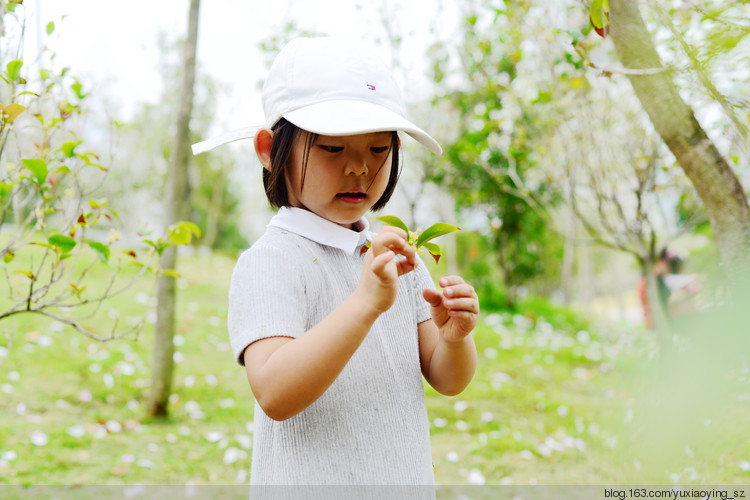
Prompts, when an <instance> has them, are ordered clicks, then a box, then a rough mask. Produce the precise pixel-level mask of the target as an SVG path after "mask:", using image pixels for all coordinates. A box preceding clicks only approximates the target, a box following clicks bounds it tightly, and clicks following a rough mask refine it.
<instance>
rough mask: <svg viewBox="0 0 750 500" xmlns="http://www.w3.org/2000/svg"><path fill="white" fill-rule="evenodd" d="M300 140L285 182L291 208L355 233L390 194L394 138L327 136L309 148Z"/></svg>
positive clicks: (302, 136)
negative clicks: (321, 218) (386, 193)
mask: <svg viewBox="0 0 750 500" xmlns="http://www.w3.org/2000/svg"><path fill="white" fill-rule="evenodd" d="M307 136H308V133H307V132H303V133H301V134H300V136H299V137H298V138H297V141H296V143H295V145H294V149H293V150H292V155H291V164H290V165H288V167H289V169H288V176H287V179H286V183H287V190H288V193H289V203H290V205H292V206H293V207H298V208H305V209H307V210H310V211H311V212H314V213H316V214H317V215H319V216H321V217H323V218H324V219H328V220H329V221H331V222H335V223H336V224H339V225H341V226H344V227H347V228H352V225H353V224H354V223H355V222H357V221H358V220H359V219H360V218H361V217H362V216H363V215H365V213H367V211H368V210H370V208H371V207H372V206H373V205H374V204H375V203H377V201H378V200H379V199H380V197H381V196H382V195H383V193H384V192H385V189H386V187H387V185H388V179H389V176H390V171H391V154H392V153H391V141H392V137H393V135H392V133H391V132H375V133H370V134H359V135H347V136H325V135H320V136H318V137H317V140H315V142H313V144H312V145H311V146H310V150H309V156H308V158H307V167H306V169H305V142H306V139H307Z"/></svg>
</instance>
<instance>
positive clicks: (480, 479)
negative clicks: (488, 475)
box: [469, 469, 487, 486]
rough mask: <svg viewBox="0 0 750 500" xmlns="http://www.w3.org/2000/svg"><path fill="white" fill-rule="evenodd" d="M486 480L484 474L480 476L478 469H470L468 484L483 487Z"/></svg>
mask: <svg viewBox="0 0 750 500" xmlns="http://www.w3.org/2000/svg"><path fill="white" fill-rule="evenodd" d="M486 481H487V480H486V479H485V477H484V474H482V473H481V472H480V471H479V469H471V470H470V471H469V483H470V484H477V485H480V486H481V485H483V484H484V483H485V482H486Z"/></svg>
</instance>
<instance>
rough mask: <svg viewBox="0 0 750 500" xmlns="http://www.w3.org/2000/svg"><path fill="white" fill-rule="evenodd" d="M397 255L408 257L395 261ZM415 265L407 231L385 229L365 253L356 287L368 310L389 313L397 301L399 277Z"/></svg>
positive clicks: (411, 269) (414, 256)
mask: <svg viewBox="0 0 750 500" xmlns="http://www.w3.org/2000/svg"><path fill="white" fill-rule="evenodd" d="M396 255H403V256H404V257H405V258H404V259H396ZM416 266H417V259H416V255H415V250H414V248H413V247H412V246H411V245H409V244H408V243H407V242H406V232H405V231H404V230H403V229H399V228H397V227H392V226H385V227H383V229H381V230H380V232H379V233H378V234H377V236H375V238H374V239H373V240H372V245H371V246H370V250H369V251H368V252H367V253H366V254H365V262H364V264H363V266H362V276H361V278H360V280H359V286H358V287H357V292H358V293H359V294H361V296H362V298H363V300H364V302H365V305H366V307H367V309H370V310H373V312H375V313H376V314H382V313H384V312H385V311H387V310H388V309H389V308H390V307H391V306H392V305H393V303H394V302H395V301H396V293H397V291H398V277H399V276H401V275H402V274H406V273H408V272H410V271H413V270H414V268H416Z"/></svg>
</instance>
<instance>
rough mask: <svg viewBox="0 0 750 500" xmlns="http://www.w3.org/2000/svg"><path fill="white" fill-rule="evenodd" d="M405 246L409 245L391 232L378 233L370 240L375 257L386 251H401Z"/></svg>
mask: <svg viewBox="0 0 750 500" xmlns="http://www.w3.org/2000/svg"><path fill="white" fill-rule="evenodd" d="M407 246H409V245H408V244H407V243H406V238H404V237H401V236H400V235H398V234H396V233H394V232H392V231H387V232H385V233H380V234H378V235H377V236H376V237H375V238H374V239H373V240H372V250H373V252H374V253H375V254H376V255H380V254H381V253H384V252H387V251H388V250H393V251H397V250H398V251H402V250H403V249H404V248H405V247H407Z"/></svg>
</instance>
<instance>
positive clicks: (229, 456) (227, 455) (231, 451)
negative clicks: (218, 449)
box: [223, 446, 247, 465]
mask: <svg viewBox="0 0 750 500" xmlns="http://www.w3.org/2000/svg"><path fill="white" fill-rule="evenodd" d="M245 458H247V452H246V451H243V450H240V449H239V448H235V447H234V446H230V447H229V448H227V451H225V452H224V458H223V462H224V464H225V465H231V464H233V463H235V462H236V461H238V460H242V459H245Z"/></svg>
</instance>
